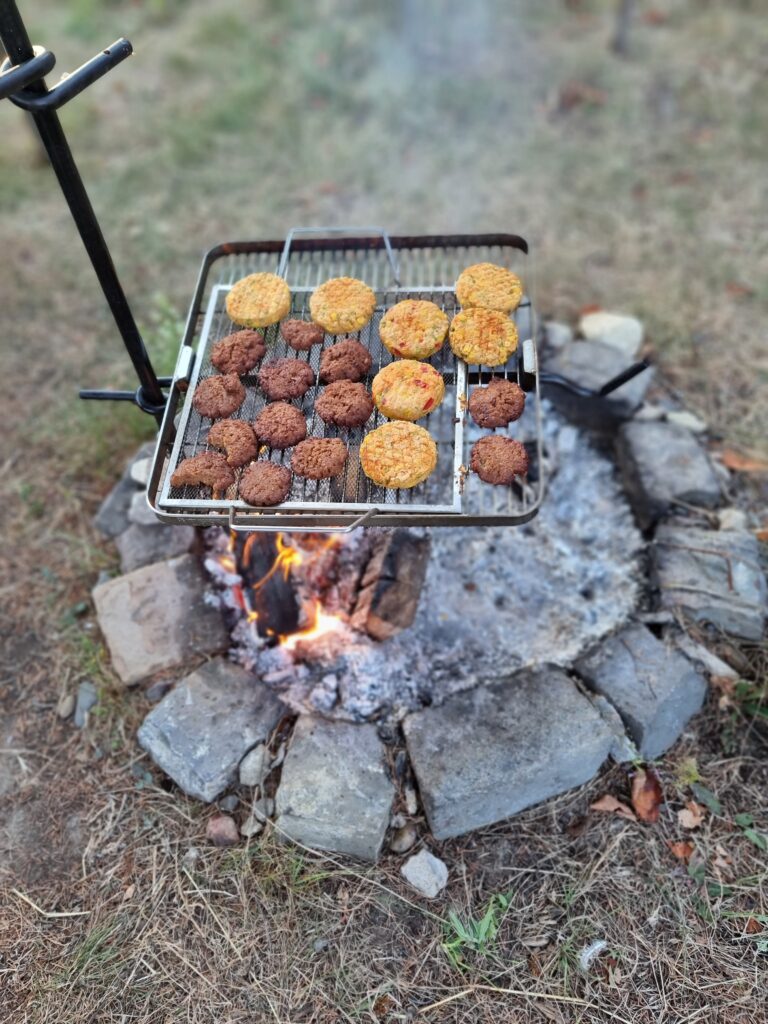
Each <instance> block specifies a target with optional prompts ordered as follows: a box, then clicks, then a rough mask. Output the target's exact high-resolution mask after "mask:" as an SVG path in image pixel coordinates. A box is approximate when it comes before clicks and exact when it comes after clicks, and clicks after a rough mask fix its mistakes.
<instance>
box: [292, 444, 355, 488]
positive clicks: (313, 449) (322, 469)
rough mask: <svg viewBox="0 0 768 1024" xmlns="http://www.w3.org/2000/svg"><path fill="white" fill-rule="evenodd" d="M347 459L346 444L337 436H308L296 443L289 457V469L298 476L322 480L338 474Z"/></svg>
mask: <svg viewBox="0 0 768 1024" xmlns="http://www.w3.org/2000/svg"><path fill="white" fill-rule="evenodd" d="M346 461H347V446H346V445H345V444H344V442H343V441H342V440H341V438H339V437H308V438H307V440H306V441H302V442H301V444H297V445H296V447H295V448H294V450H293V456H292V457H291V469H292V470H293V472H294V473H296V474H298V476H306V477H308V478H309V479H310V480H323V479H325V478H326V477H329V476H338V475H339V473H340V472H341V471H342V469H344V463H345V462H346Z"/></svg>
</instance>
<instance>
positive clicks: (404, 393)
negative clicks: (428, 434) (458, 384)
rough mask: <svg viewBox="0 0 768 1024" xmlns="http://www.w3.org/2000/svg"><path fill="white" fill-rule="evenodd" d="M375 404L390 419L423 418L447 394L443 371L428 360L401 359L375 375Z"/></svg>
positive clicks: (373, 388)
mask: <svg viewBox="0 0 768 1024" xmlns="http://www.w3.org/2000/svg"><path fill="white" fill-rule="evenodd" d="M371 390H372V391H373V400H374V402H375V403H376V407H377V408H378V409H380V410H381V412H383V413H384V415H385V416H388V417H389V418H390V419H391V420H410V421H411V422H413V421H414V420H420V419H421V418H422V416H428V415H429V413H430V412H432V410H433V409H436V408H437V407H438V405H440V403H441V402H442V400H443V396H444V395H445V384H444V383H443V378H442V375H441V374H440V373H438V371H437V370H436V369H435V368H434V366H430V365H429V363H420V362H418V361H417V360H416V359H400V360H398V361H397V362H396V363H390V364H389V366H385V367H384V368H383V369H382V370H379V372H378V373H377V374H376V376H375V377H374V378H373V385H372V388H371Z"/></svg>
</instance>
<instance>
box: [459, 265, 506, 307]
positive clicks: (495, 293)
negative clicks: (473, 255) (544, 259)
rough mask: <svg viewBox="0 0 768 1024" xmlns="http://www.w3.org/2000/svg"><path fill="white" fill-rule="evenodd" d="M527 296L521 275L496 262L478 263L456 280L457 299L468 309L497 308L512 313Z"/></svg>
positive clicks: (468, 268) (464, 271) (463, 271)
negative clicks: (524, 294) (498, 265)
mask: <svg viewBox="0 0 768 1024" xmlns="http://www.w3.org/2000/svg"><path fill="white" fill-rule="evenodd" d="M522 297H523V286H522V283H521V281H520V278H519V277H518V276H517V274H513V273H512V271H511V270H507V269H506V268H505V267H497V266H496V264H495V263H475V264H474V266H472V267H467V269H466V270H462V272H461V273H460V274H459V277H458V280H457V281H456V298H457V299H458V300H459V303H460V305H461V306H462V307H463V308H464V309H473V308H475V307H478V308H480V309H497V310H498V311H499V312H500V313H510V312H511V311H512V310H513V309H517V307H518V306H519V304H520V299H521V298H522Z"/></svg>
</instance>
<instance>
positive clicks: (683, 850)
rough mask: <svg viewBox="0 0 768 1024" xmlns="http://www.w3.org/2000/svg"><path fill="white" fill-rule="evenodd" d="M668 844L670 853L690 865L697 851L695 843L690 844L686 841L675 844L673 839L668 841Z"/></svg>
mask: <svg viewBox="0 0 768 1024" xmlns="http://www.w3.org/2000/svg"><path fill="white" fill-rule="evenodd" d="M666 842H667V846H668V847H669V849H670V851H671V852H672V853H673V854H674V856H675V857H677V859H678V860H681V861H683V863H684V864H687V863H688V861H689V860H690V859H691V857H692V855H693V851H694V850H695V849H696V847H695V846H694V845H693V843H688V842H684V841H680V842H677V843H674V842H672V840H671V839H667V841H666Z"/></svg>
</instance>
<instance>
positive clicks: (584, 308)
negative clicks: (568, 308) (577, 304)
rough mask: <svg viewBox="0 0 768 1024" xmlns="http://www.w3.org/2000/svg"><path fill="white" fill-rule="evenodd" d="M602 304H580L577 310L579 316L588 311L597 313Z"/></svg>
mask: <svg viewBox="0 0 768 1024" xmlns="http://www.w3.org/2000/svg"><path fill="white" fill-rule="evenodd" d="M602 308H603V307H602V306H601V305H600V303H599V302H590V303H587V305H586V306H582V307H581V309H580V310H579V316H587V315H588V314H589V313H599V312H601V310H602Z"/></svg>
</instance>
